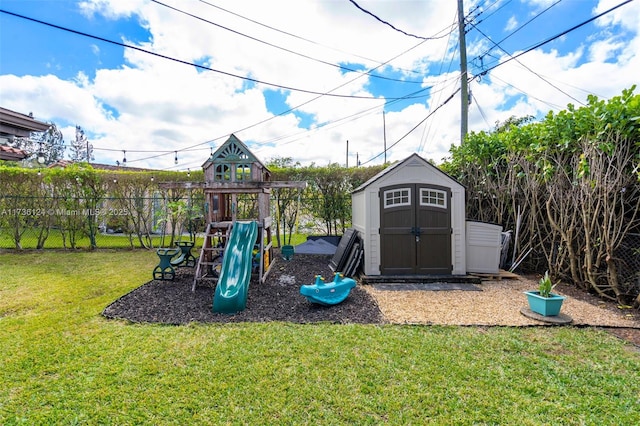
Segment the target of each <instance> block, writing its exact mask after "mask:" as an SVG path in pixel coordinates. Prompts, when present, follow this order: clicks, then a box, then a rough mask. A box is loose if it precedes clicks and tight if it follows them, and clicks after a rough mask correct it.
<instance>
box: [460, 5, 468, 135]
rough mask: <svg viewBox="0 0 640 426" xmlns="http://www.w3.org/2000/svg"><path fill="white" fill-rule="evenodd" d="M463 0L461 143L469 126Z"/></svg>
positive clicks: (461, 6) (461, 9) (461, 20)
mask: <svg viewBox="0 0 640 426" xmlns="http://www.w3.org/2000/svg"><path fill="white" fill-rule="evenodd" d="M462 2H463V0H458V32H459V34H460V43H459V44H460V143H462V142H463V141H464V137H465V136H466V135H467V131H468V127H469V85H468V78H467V42H466V36H465V30H464V7H463V5H462Z"/></svg>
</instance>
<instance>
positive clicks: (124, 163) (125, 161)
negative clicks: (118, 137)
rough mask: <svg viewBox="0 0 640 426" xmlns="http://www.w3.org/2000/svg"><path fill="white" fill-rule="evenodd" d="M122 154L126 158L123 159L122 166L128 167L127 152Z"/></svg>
mask: <svg viewBox="0 0 640 426" xmlns="http://www.w3.org/2000/svg"><path fill="white" fill-rule="evenodd" d="M122 154H123V155H124V158H123V159H122V165H123V166H126V165H127V151H125V150H122Z"/></svg>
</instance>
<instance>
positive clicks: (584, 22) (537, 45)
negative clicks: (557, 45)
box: [473, 0, 634, 78]
mask: <svg viewBox="0 0 640 426" xmlns="http://www.w3.org/2000/svg"><path fill="white" fill-rule="evenodd" d="M632 1H634V0H625V1H623V2H622V3H620V4H618V5H616V6H613V7H612V8H610V9H607V10H605V11H604V12H602V13H599V14H598V15H596V16H593V17H591V18H589V19H587V20H585V21H582V22H581V23H579V24H577V25H574V26H573V27H571V28H569V29H567V30H564V31H563V32H561V33H559V34H556V35H554V36H552V37H549V38H548V39H546V40H543V41H541V42H539V43H536V44H534V45H533V46H531V47H529V48H528V49H526V50H524V51H522V52H520V53H518V54H517V55H515V56H511V57H509V58H508V59H507V60H506V61H504V62H500V63H498V64H496V65H494V66H492V67H490V68H487V69H486V70H484V71H483V72H482V73H480V74H479V75H484V74H486V73H487V72H489V71H491V70H494V69H496V68H497V67H499V66H502V65H504V64H506V63H507V62H510V61H512V60H514V59H516V58H519V57H520V56H522V55H524V54H526V53H529V52H531V51H532V50H535V49H537V48H539V47H542V46H544V45H545V44H547V43H550V42H552V41H553V40H556V39H558V38H560V37H562V36H563V35H566V34H568V33H570V32H572V31H575V30H577V29H578V28H580V27H583V26H585V25H587V24H589V23H591V22H593V21H595V20H596V19H598V18H601V17H603V16H605V15H606V14H608V13H611V12H613V11H614V10H616V9H618V8H619V7H622V6H624V5H626V4H627V3H631V2H632ZM473 78H475V77H473Z"/></svg>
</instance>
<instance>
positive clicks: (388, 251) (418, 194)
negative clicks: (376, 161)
mask: <svg viewBox="0 0 640 426" xmlns="http://www.w3.org/2000/svg"><path fill="white" fill-rule="evenodd" d="M380 254H381V256H380V273H381V274H382V275H449V274H451V272H452V270H453V266H452V263H451V190H450V189H449V188H446V187H442V186H436V185H424V184H405V185H394V186H387V187H384V188H381V189H380Z"/></svg>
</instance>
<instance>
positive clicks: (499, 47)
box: [470, 3, 584, 105]
mask: <svg viewBox="0 0 640 426" xmlns="http://www.w3.org/2000/svg"><path fill="white" fill-rule="evenodd" d="M556 4H557V3H556ZM470 25H471V26H472V27H473V28H475V29H476V31H478V32H479V33H480V34H482V36H484V38H486V39H487V40H489V41H490V42H491V43H493V44H494V45H495V46H496V47H497V48H498V49H500V50H502V51H503V52H504V53H506V54H507V56H509V57H512V56H513V55H511V53H509V52H507V51H506V50H505V49H504V48H503V47H502V46H500V45H499V44H497V43H496V42H494V41H493V40H491V37H489V36H488V35H486V34H485V33H483V32H482V31H481V30H480V29H479V28H478V27H476V26H475V25H474V24H470ZM514 59H515V58H514ZM516 62H517V63H518V64H520V65H521V66H522V67H524V69H526V70H527V71H529V72H530V73H532V74H533V75H535V76H536V77H538V78H539V79H540V80H542V81H544V82H545V83H547V84H548V85H549V86H551V87H553V88H554V89H556V90H557V91H559V92H560V93H562V94H563V95H565V96H567V97H569V98H571V99H573V100H574V101H576V102H577V103H579V104H580V105H584V103H583V102H581V101H580V100H579V99H576V98H574V97H573V96H571V95H570V94H568V93H567V92H565V91H564V90H562V89H560V88H559V87H558V86H556V85H555V84H553V83H551V82H550V81H549V80H547V79H546V78H544V77H542V76H541V75H540V74H538V73H537V72H535V71H534V70H532V69H531V68H529V67H528V66H526V65H525V64H523V63H522V62H520V60H518V59H516Z"/></svg>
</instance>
